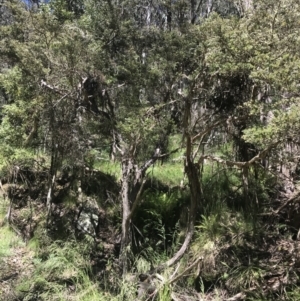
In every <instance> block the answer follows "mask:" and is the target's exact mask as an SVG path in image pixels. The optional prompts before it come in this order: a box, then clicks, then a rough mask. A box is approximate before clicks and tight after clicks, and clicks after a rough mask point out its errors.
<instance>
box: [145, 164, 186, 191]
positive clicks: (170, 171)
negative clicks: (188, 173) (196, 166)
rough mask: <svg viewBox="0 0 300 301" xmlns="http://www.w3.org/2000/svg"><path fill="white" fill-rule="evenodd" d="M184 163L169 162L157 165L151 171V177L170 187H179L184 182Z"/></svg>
mask: <svg viewBox="0 0 300 301" xmlns="http://www.w3.org/2000/svg"><path fill="white" fill-rule="evenodd" d="M183 167H184V166H183V162H176V163H173V162H168V163H164V164H155V165H154V166H153V167H152V168H150V169H149V175H150V177H151V178H152V179H153V180H158V181H160V182H162V183H163V184H165V185H168V186H179V185H181V182H182V181H184V179H185V178H184V172H183Z"/></svg>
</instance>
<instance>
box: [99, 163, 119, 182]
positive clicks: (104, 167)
mask: <svg viewBox="0 0 300 301" xmlns="http://www.w3.org/2000/svg"><path fill="white" fill-rule="evenodd" d="M94 168H95V169H97V170H100V171H102V172H103V173H106V174H109V175H111V176H113V177H115V178H116V179H117V180H120V179H121V165H120V163H118V162H113V161H109V160H107V161H104V160H101V161H98V162H96V163H95V164H94Z"/></svg>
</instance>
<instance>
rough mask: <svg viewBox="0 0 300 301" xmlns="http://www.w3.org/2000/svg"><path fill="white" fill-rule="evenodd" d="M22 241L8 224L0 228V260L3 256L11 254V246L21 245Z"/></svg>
mask: <svg viewBox="0 0 300 301" xmlns="http://www.w3.org/2000/svg"><path fill="white" fill-rule="evenodd" d="M23 245H24V243H23V241H22V239H21V238H19V237H18V236H17V235H16V234H15V233H14V232H13V231H12V230H11V229H10V228H9V226H3V227H1V228H0V260H1V258H3V257H7V256H10V255H13V248H14V247H18V246H23Z"/></svg>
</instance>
